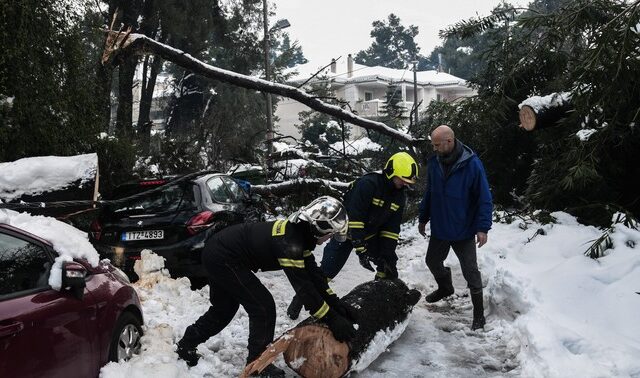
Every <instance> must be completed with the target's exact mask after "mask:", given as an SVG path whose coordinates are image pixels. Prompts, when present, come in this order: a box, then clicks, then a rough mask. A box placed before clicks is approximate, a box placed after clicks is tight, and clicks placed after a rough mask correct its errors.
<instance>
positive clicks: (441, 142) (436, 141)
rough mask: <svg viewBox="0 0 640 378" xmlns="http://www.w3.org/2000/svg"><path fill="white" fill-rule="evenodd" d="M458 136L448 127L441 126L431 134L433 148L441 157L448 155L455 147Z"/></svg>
mask: <svg viewBox="0 0 640 378" xmlns="http://www.w3.org/2000/svg"><path fill="white" fill-rule="evenodd" d="M455 141H456V135H455V133H454V132H453V130H452V129H451V128H450V127H449V126H447V125H440V126H438V127H436V128H435V129H434V130H433V131H432V132H431V146H433V150H434V151H435V152H436V153H437V154H438V155H440V156H443V155H448V154H449V153H451V151H453V148H454V147H455Z"/></svg>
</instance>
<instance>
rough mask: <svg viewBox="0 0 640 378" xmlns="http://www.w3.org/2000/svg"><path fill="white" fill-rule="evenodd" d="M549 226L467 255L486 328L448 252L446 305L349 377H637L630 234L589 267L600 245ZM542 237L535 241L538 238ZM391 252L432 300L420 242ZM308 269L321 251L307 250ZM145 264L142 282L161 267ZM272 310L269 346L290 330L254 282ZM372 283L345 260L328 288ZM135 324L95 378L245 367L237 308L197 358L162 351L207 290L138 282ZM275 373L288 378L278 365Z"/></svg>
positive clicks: (412, 228)
mask: <svg viewBox="0 0 640 378" xmlns="http://www.w3.org/2000/svg"><path fill="white" fill-rule="evenodd" d="M554 216H556V218H557V219H558V223H557V224H552V225H545V226H542V225H538V224H535V223H533V224H529V225H528V228H527V229H526V230H522V229H521V227H520V224H519V222H514V223H512V224H501V223H498V224H495V225H494V228H493V229H492V230H491V232H490V233H489V242H488V243H487V244H486V245H485V246H484V247H482V248H481V249H479V250H478V261H479V265H480V270H481V272H482V274H483V282H484V284H485V291H484V295H485V306H486V311H485V313H486V315H487V325H486V327H485V329H484V330H482V331H471V329H470V328H469V325H470V323H471V303H470V299H469V297H468V291H467V289H466V283H465V281H464V279H463V278H462V275H461V272H460V267H459V264H458V262H457V260H456V257H455V255H454V254H453V253H451V255H450V256H449V258H448V260H447V264H448V265H449V266H450V267H451V268H452V271H453V273H454V286H455V287H456V294H455V295H453V296H452V297H450V298H449V299H447V300H444V301H442V302H440V303H437V304H427V303H426V302H425V301H424V300H423V299H421V300H420V302H419V303H418V305H416V307H415V309H414V312H413V314H412V315H411V317H410V319H409V324H408V326H407V329H406V331H405V332H404V334H403V335H402V336H401V337H400V338H399V339H398V340H397V341H396V342H395V343H393V344H392V345H391V346H390V347H389V348H388V351H387V352H385V353H383V354H382V355H381V356H380V357H379V358H378V359H377V360H376V361H375V362H374V363H373V364H371V365H370V366H369V367H368V368H367V369H365V370H364V371H362V372H360V373H357V374H354V375H353V376H357V377H426V376H429V377H472V376H488V377H496V376H514V377H613V376H615V377H640V321H639V320H638V319H640V295H638V294H637V292H640V250H639V249H638V248H637V247H636V246H638V245H639V243H640V232H639V231H636V230H632V229H629V228H626V227H625V226H622V225H619V226H618V227H617V229H616V232H615V233H614V234H613V235H612V237H613V241H614V244H615V247H614V249H612V250H610V251H609V254H608V255H607V256H605V257H602V258H600V259H599V260H597V261H596V260H592V259H589V258H587V257H585V256H584V255H583V252H584V251H585V250H586V248H587V247H588V245H589V242H590V241H592V240H593V239H595V238H597V237H598V236H600V234H601V233H600V231H599V230H597V229H595V228H593V227H586V226H582V225H579V224H578V223H577V222H576V221H575V219H574V218H573V217H571V216H568V215H567V214H564V213H554ZM540 228H541V229H543V230H544V231H545V234H544V235H536V236H535V237H534V238H532V236H534V235H535V234H536V231H537V230H538V229H540ZM402 238H403V243H402V245H401V246H400V247H399V248H398V255H399V257H400V260H399V263H398V266H399V271H400V276H401V278H402V279H404V280H405V281H406V282H407V283H408V284H409V286H411V287H414V288H416V289H418V290H420V291H421V292H422V293H423V294H424V293H426V292H428V291H431V290H433V289H434V285H435V283H434V280H433V278H432V276H431V274H430V273H429V272H428V271H427V268H426V266H425V264H424V255H425V251H426V248H427V243H428V240H426V239H424V238H422V237H421V236H420V235H419V234H418V233H417V227H416V225H415V224H407V225H405V227H404V229H403V232H402ZM315 254H316V259H317V260H319V259H320V258H321V255H322V247H318V248H317V249H316V251H315ZM152 257H153V256H151V258H149V259H145V261H146V262H147V264H148V265H147V267H146V270H147V271H153V270H156V269H158V268H160V267H161V266H162V263H161V261H157V260H154V259H153V258H152ZM258 276H259V277H260V279H261V280H262V282H263V283H264V284H265V286H266V287H267V288H268V289H269V290H270V291H271V292H272V294H273V296H274V298H275V302H276V307H277V323H276V336H277V335H279V334H281V333H283V332H284V331H285V330H287V329H289V328H291V327H293V326H294V325H295V324H296V323H297V322H296V321H291V320H289V319H288V318H287V316H286V308H287V305H288V302H289V300H290V298H291V296H292V294H293V289H292V288H291V286H290V285H289V283H288V281H287V280H286V278H285V276H284V275H283V274H282V272H267V273H259V274H258ZM371 278H372V274H371V273H370V272H369V271H366V270H364V269H363V268H361V267H360V266H359V265H358V262H357V258H355V256H353V255H352V256H351V257H350V259H349V261H348V262H347V265H346V266H345V268H344V270H343V271H342V272H341V273H340V274H339V275H338V277H336V279H335V281H334V282H333V283H332V287H333V289H334V290H335V291H336V292H337V293H338V294H339V295H344V294H346V293H347V292H349V290H350V289H351V288H353V287H354V286H355V285H357V284H359V283H361V282H364V281H367V280H369V279H371ZM136 287H137V289H138V291H139V294H140V297H141V300H142V305H143V309H144V314H145V322H146V326H145V329H146V334H145V336H144V338H143V351H142V353H141V354H140V355H139V356H136V357H134V358H133V359H132V360H131V361H129V362H122V363H117V364H116V363H110V364H108V365H106V366H105V367H104V368H103V369H102V371H101V377H103V378H116V377H118V378H120V377H145V378H146V377H149V376H153V377H154V378H163V377H237V376H238V375H239V374H240V372H241V371H242V369H243V367H244V364H245V358H246V353H247V351H246V344H247V336H248V324H249V320H248V317H247V314H246V312H244V310H243V309H242V308H241V309H240V311H239V312H238V314H237V315H236V317H235V318H234V320H233V321H232V322H231V324H230V325H229V326H228V327H227V328H226V329H225V330H224V331H222V332H221V333H220V334H219V335H217V336H214V337H212V338H210V339H209V340H208V341H207V342H205V343H204V344H201V345H200V346H199V348H198V350H199V352H200V353H202V355H203V358H202V359H201V360H200V363H199V364H198V365H197V366H195V367H193V368H190V369H189V368H187V365H186V364H185V363H184V362H183V361H181V360H178V359H177V355H176V353H175V352H174V349H175V345H174V343H175V342H176V341H177V340H179V339H180V337H181V336H182V333H183V332H184V329H185V328H186V327H187V326H188V325H189V324H191V323H192V322H193V321H194V320H195V319H197V318H198V317H199V316H200V315H201V314H202V313H203V312H204V311H205V310H206V309H207V308H208V306H209V302H208V287H205V288H203V289H201V290H198V291H192V290H190V288H189V282H188V281H187V280H186V279H178V280H174V279H171V278H168V277H166V276H163V275H162V274H161V273H160V272H155V273H145V274H144V278H143V279H142V280H141V281H140V282H139V283H137V284H136ZM276 365H278V366H280V367H282V368H284V369H285V371H287V373H288V375H289V376H294V373H293V371H292V370H290V369H288V368H287V367H286V364H285V363H284V361H283V359H282V357H280V358H279V359H278V360H276Z"/></svg>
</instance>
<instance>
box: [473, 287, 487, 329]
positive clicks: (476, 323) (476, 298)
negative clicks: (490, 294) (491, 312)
mask: <svg viewBox="0 0 640 378" xmlns="http://www.w3.org/2000/svg"><path fill="white" fill-rule="evenodd" d="M471 303H473V323H471V329H472V330H476V329H480V328H483V327H484V325H485V323H486V320H485V318H484V304H483V299H482V290H480V292H479V293H475V294H471Z"/></svg>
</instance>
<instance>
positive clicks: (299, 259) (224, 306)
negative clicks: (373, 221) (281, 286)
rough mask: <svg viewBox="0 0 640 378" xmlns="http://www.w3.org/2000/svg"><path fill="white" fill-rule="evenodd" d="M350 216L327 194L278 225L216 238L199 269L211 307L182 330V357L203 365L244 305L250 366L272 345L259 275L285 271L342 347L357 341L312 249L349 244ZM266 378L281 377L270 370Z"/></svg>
mask: <svg viewBox="0 0 640 378" xmlns="http://www.w3.org/2000/svg"><path fill="white" fill-rule="evenodd" d="M347 229H348V217H347V213H346V210H345V208H344V206H343V205H342V203H340V201H338V200H337V199H335V198H332V197H328V196H324V197H320V198H317V199H316V200H314V201H313V202H311V203H310V204H309V205H307V206H305V207H303V208H301V209H300V210H299V211H297V212H295V213H293V214H292V215H291V216H290V217H289V218H288V219H285V220H277V221H275V222H261V223H245V224H239V225H235V226H231V227H228V228H226V229H224V230H222V231H220V232H218V233H216V234H214V235H213V236H212V237H211V238H210V239H209V240H208V241H207V242H206V244H205V247H204V250H203V252H202V263H203V265H204V267H205V269H206V270H207V273H208V275H209V284H210V302H211V307H209V309H208V310H207V312H205V313H204V315H202V316H201V317H200V318H199V319H198V320H196V322H195V323H194V324H192V325H190V326H189V327H187V329H186V330H185V333H184V336H183V337H182V339H181V340H180V341H179V342H178V348H177V353H178V356H179V357H180V358H182V359H183V360H185V361H186V362H187V364H188V365H189V366H194V365H196V364H197V363H198V359H199V357H200V356H199V355H198V354H197V352H196V347H197V346H198V345H199V344H200V343H202V342H204V341H206V340H207V339H208V338H209V337H211V336H214V335H216V334H218V333H219V332H220V331H222V330H223V329H224V328H225V327H226V326H227V325H228V324H229V322H231V320H232V319H233V317H234V315H235V314H236V312H237V311H238V307H239V306H240V305H242V307H244V309H245V310H246V311H247V313H248V314H249V342H248V349H249V354H248V357H247V363H250V362H252V361H253V360H255V359H256V358H257V357H259V356H260V354H261V353H262V352H263V351H264V350H265V348H266V347H267V345H269V343H270V342H271V341H272V340H273V335H274V328H275V322H276V308H275V302H274V300H273V297H272V296H271V293H269V291H268V290H267V288H265V287H264V285H262V283H261V282H260V280H259V279H258V277H256V275H255V274H254V273H255V272H257V271H258V270H262V271H273V270H280V269H282V270H283V271H284V273H285V275H286V276H287V278H288V279H289V281H290V283H291V285H292V286H293V288H294V290H295V292H296V294H297V295H298V296H299V297H300V298H301V300H302V302H303V303H304V305H305V307H306V308H307V310H309V312H310V313H311V314H312V315H313V317H315V318H316V319H319V320H321V321H323V322H325V323H326V324H327V325H328V326H329V328H330V329H331V331H332V332H333V334H334V337H335V338H336V339H337V340H339V341H347V340H349V339H351V338H352V337H353V336H354V333H355V328H354V327H353V323H354V321H355V319H354V311H353V310H352V309H351V308H350V307H349V306H348V305H346V304H344V303H342V302H341V301H340V299H339V298H338V297H337V296H336V295H335V294H334V293H333V291H332V290H331V289H330V288H329V286H328V284H327V282H328V281H327V278H326V277H325V276H324V274H323V273H322V271H321V270H320V268H318V266H317V265H316V262H315V259H314V257H313V254H312V251H313V250H314V248H315V246H316V245H320V244H322V243H324V242H325V241H326V240H328V239H329V238H330V237H331V236H333V237H334V238H336V240H345V239H346V236H347ZM262 374H264V375H267V376H284V372H283V371H282V370H281V369H279V368H277V367H275V366H274V365H269V366H268V367H266V368H265V369H264V370H263V371H262Z"/></svg>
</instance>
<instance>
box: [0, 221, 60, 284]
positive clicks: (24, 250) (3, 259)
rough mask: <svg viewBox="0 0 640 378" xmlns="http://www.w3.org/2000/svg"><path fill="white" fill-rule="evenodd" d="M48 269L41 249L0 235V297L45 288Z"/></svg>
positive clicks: (17, 239)
mask: <svg viewBox="0 0 640 378" xmlns="http://www.w3.org/2000/svg"><path fill="white" fill-rule="evenodd" d="M50 269H51V260H50V259H49V256H48V255H47V252H46V251H45V250H44V249H43V248H42V247H40V246H39V245H36V244H33V243H30V242H28V241H25V240H22V239H19V238H16V237H14V236H11V235H7V234H3V233H0V295H7V294H13V293H17V292H20V291H25V290H31V289H36V288H40V287H46V286H47V285H48V281H49V270H50Z"/></svg>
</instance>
